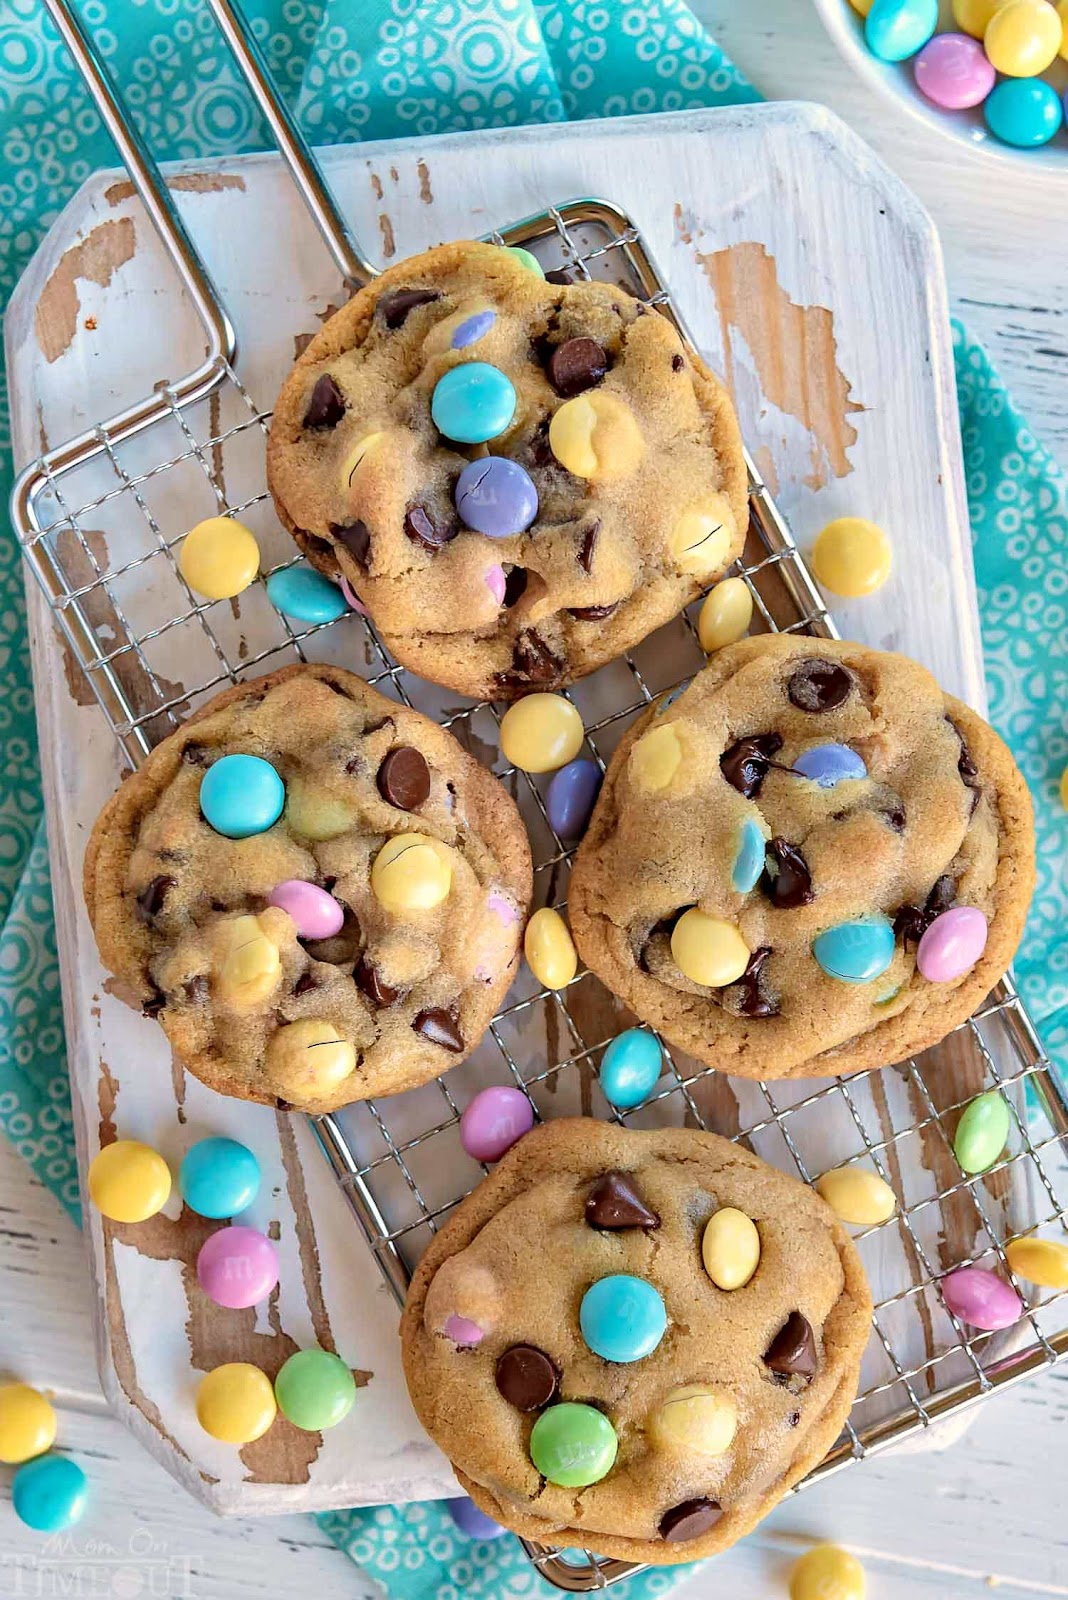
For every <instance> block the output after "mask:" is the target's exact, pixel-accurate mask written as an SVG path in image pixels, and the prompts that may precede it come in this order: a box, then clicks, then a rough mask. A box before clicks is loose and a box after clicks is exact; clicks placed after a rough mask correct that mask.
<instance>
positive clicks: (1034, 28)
mask: <svg viewBox="0 0 1068 1600" xmlns="http://www.w3.org/2000/svg"><path fill="white" fill-rule="evenodd" d="M1063 37H1064V29H1063V26H1062V23H1061V19H1060V17H1059V16H1058V15H1057V12H1056V10H1055V8H1054V7H1053V6H1051V5H1050V4H1049V3H1048V0H1007V3H1006V4H1005V5H1002V6H999V7H998V9H997V10H996V11H995V12H994V15H993V16H992V17H991V19H990V21H989V22H988V23H987V27H986V32H985V33H984V34H983V48H984V50H985V51H986V53H987V56H988V57H989V60H990V64H991V66H993V67H995V68H996V69H997V71H998V72H1003V73H1004V74H1005V76H1006V77H1008V78H1034V77H1036V76H1037V74H1038V73H1040V72H1045V70H1046V68H1047V67H1048V66H1051V65H1052V63H1053V62H1054V61H1055V60H1056V59H1057V55H1058V52H1059V51H1060V48H1061V40H1062V39H1063Z"/></svg>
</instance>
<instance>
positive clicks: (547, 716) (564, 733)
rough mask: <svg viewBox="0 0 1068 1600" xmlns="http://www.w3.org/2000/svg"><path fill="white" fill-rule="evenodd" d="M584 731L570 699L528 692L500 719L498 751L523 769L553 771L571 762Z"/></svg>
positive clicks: (578, 747) (525, 770)
mask: <svg viewBox="0 0 1068 1600" xmlns="http://www.w3.org/2000/svg"><path fill="white" fill-rule="evenodd" d="M584 737H585V730H584V728H583V726H582V718H581V717H580V716H579V714H578V712H577V711H576V710H575V707H574V706H573V705H572V704H571V701H570V700H565V699H564V696H563V695H562V694H528V695H524V697H523V699H522V700H517V701H516V702H515V704H514V705H511V706H509V707H508V710H507V711H506V712H505V713H504V716H503V717H502V718H501V750H502V751H503V752H504V757H505V760H506V761H510V762H511V764H512V766H513V767H519V768H520V770H521V771H523V772H555V771H556V769H557V768H558V767H562V766H564V765H565V764H566V763H567V762H569V761H573V760H574V759H575V757H576V756H577V755H578V753H579V751H580V750H581V748H582V741H583V738H584Z"/></svg>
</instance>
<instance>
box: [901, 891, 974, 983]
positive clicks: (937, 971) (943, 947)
mask: <svg viewBox="0 0 1068 1600" xmlns="http://www.w3.org/2000/svg"><path fill="white" fill-rule="evenodd" d="M987 932H988V924H987V920H986V918H985V917H984V915H983V913H982V912H981V911H980V910H979V908H978V906H953V907H951V908H950V910H949V911H943V912H942V915H941V916H940V917H935V919H934V921H933V922H932V923H931V926H930V927H929V928H928V929H927V931H926V933H925V934H924V935H923V938H922V939H921V940H920V943H919V948H918V949H917V951H916V965H917V966H918V967H919V969H920V972H921V974H922V976H923V977H925V978H926V979H928V981H929V982H930V983H952V982H953V980H954V978H963V976H964V974H965V973H966V972H970V971H971V969H972V968H973V967H974V966H975V963H976V962H977V961H978V960H979V957H980V956H981V955H982V953H983V951H984V950H985V949H986V936H987Z"/></svg>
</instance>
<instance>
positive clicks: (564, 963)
mask: <svg viewBox="0 0 1068 1600" xmlns="http://www.w3.org/2000/svg"><path fill="white" fill-rule="evenodd" d="M523 953H524V955H525V956H526V958H527V965H528V966H529V968H530V970H531V972H532V973H533V974H534V976H535V977H536V978H537V980H538V982H539V983H540V984H543V985H544V986H545V988H546V989H564V988H566V987H567V985H568V984H569V983H570V982H571V980H572V978H573V977H574V976H575V973H576V972H577V971H578V952H577V951H576V949H575V942H574V940H573V939H572V937H571V930H570V929H569V928H568V925H567V923H566V922H565V921H564V919H563V917H562V916H561V915H560V913H559V911H554V910H553V908H552V907H551V906H542V908H541V910H540V911H535V913H534V915H533V916H532V917H531V919H530V921H529V922H528V923H527V926H526V932H525V933H524V935H523Z"/></svg>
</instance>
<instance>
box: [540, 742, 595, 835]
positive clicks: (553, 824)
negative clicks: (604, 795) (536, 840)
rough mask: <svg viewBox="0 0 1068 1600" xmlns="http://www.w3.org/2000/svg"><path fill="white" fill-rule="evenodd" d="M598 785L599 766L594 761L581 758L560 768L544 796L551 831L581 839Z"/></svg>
mask: <svg viewBox="0 0 1068 1600" xmlns="http://www.w3.org/2000/svg"><path fill="white" fill-rule="evenodd" d="M600 788H601V769H600V767H599V766H598V765H597V763H596V761H586V760H583V759H582V758H581V757H580V758H578V759H577V760H575V761H569V762H568V763H567V765H566V766H564V767H560V768H559V769H558V771H557V772H555V773H554V774H553V780H552V782H551V783H550V785H549V788H548V791H547V793H546V795H545V810H546V814H547V815H548V818H549V826H550V828H552V830H553V832H554V833H556V834H558V835H559V837H560V838H561V839H578V838H580V837H581V835H582V834H583V833H584V832H585V831H586V824H587V822H589V820H590V813H591V811H592V810H593V806H594V802H595V800H596V799H597V796H598V794H599V792H600Z"/></svg>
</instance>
